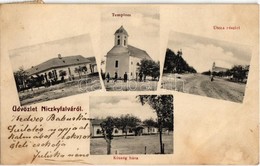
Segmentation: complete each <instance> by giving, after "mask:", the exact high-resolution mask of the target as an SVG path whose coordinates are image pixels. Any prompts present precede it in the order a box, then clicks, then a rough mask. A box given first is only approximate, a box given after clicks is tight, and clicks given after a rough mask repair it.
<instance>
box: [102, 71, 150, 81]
mask: <svg viewBox="0 0 260 166" xmlns="http://www.w3.org/2000/svg"><path fill="white" fill-rule="evenodd" d="M138 78H139V79H138ZM105 79H106V81H107V83H109V81H110V80H111V79H112V80H114V83H115V82H117V80H118V74H117V72H115V75H114V77H112V78H111V76H110V74H109V73H107V74H106V77H105ZM145 79H146V77H145V75H144V74H143V73H142V72H140V73H136V81H138V80H139V81H140V82H142V81H145ZM123 80H124V82H127V81H128V75H127V72H125V74H124V79H123Z"/></svg>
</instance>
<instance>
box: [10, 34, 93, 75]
mask: <svg viewBox="0 0 260 166" xmlns="http://www.w3.org/2000/svg"><path fill="white" fill-rule="evenodd" d="M58 54H61V56H63V57H65V56H72V55H82V56H84V57H90V56H94V53H93V48H92V43H91V39H90V35H89V34H84V35H80V36H74V37H70V38H65V39H59V40H55V41H50V42H46V43H40V44H37V45H32V46H27V47H23V48H18V49H14V50H10V51H9V55H10V60H11V63H12V67H13V70H14V71H17V70H18V69H19V68H20V67H21V66H23V68H24V69H28V68H31V67H32V66H35V65H38V64H40V63H42V62H44V61H47V60H49V59H51V58H56V57H58Z"/></svg>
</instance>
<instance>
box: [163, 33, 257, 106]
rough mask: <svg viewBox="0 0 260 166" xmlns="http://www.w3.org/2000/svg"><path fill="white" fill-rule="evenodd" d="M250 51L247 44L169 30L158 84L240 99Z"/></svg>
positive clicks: (225, 98)
mask: <svg viewBox="0 0 260 166" xmlns="http://www.w3.org/2000/svg"><path fill="white" fill-rule="evenodd" d="M251 54H252V53H251V48H250V46H247V45H241V44H237V43H233V42H228V41H222V40H216V39H211V38H206V37H201V36H195V35H191V34H186V33H179V32H174V31H172V32H171V33H170V36H169V41H168V46H167V49H166V53H165V60H164V66H163V75H162V80H161V88H163V89H168V90H175V91H179V92H184V93H190V94H195V95H201V96H206V97H211V98H215V99H221V100H227V101H232V102H237V103H242V102H243V99H244V96H245V91H246V84H247V80H248V76H249V69H250V59H251Z"/></svg>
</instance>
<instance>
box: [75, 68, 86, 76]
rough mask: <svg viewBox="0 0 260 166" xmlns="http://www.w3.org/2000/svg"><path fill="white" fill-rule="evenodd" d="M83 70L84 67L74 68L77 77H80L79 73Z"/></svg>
mask: <svg viewBox="0 0 260 166" xmlns="http://www.w3.org/2000/svg"><path fill="white" fill-rule="evenodd" d="M83 71H84V68H83V67H81V66H79V67H76V68H75V73H78V75H79V78H81V73H82V72H83Z"/></svg>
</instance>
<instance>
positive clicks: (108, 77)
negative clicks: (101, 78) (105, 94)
mask: <svg viewBox="0 0 260 166" xmlns="http://www.w3.org/2000/svg"><path fill="white" fill-rule="evenodd" d="M110 79H111V78H110V74H109V73H107V75H106V80H107V82H109V81H110ZM117 79H118V74H117V72H115V76H114V82H117ZM126 81H127V73H126V72H125V74H124V82H126Z"/></svg>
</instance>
